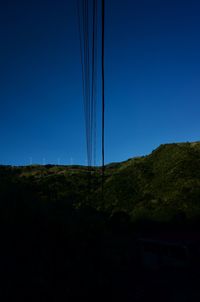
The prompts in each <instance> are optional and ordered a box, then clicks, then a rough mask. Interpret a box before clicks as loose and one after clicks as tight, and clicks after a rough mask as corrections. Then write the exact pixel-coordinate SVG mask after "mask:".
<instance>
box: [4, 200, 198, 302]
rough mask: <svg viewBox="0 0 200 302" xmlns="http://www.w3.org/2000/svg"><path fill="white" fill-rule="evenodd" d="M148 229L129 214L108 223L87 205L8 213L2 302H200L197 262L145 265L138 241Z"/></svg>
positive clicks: (6, 212) (5, 220) (103, 216)
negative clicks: (188, 265) (171, 265)
mask: <svg viewBox="0 0 200 302" xmlns="http://www.w3.org/2000/svg"><path fill="white" fill-rule="evenodd" d="M156 228H157V227H156ZM156 228H155V229H156ZM147 230H148V231H149V227H146V229H145V228H143V231H141V230H140V229H139V228H136V227H135V226H133V225H132V224H131V223H130V222H129V220H128V217H126V215H124V214H117V215H115V216H114V217H113V218H112V219H111V218H108V217H106V215H104V214H102V213H97V212H96V211H93V210H92V209H89V208H85V209H82V210H76V211H75V210H73V209H71V208H70V207H69V209H67V212H66V209H65V211H63V209H62V206H61V205H60V208H59V207H52V209H51V210H49V212H48V215H47V214H42V212H37V211H32V212H31V211H29V212H24V213H23V211H22V209H20V212H19V211H18V210H17V209H16V211H12V212H10V211H9V209H7V210H6V209H4V211H3V212H1V237H0V238H1V249H0V271H1V283H0V298H1V301H16V299H17V300H19V301H115V300H119V299H120V300H121V301H162V302H163V301H188V302H189V301H198V300H199V299H200V287H199V284H200V283H199V282H200V274H199V272H198V261H197V265H196V266H195V263H193V266H192V267H187V268H185V267H182V268H180V267H176V265H175V266H173V267H168V266H166V267H162V268H156V269H148V268H146V267H144V266H143V265H142V259H141V251H140V248H139V247H138V238H140V237H141V236H142V235H143V236H144V234H145V235H146V236H147V237H148V236H151V235H150V233H151V232H147ZM154 231H155V230H154Z"/></svg>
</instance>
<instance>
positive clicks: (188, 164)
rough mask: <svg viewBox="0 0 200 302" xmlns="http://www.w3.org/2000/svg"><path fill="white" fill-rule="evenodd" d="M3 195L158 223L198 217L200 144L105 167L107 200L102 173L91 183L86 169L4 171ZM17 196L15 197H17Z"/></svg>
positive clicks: (171, 147)
mask: <svg viewBox="0 0 200 302" xmlns="http://www.w3.org/2000/svg"><path fill="white" fill-rule="evenodd" d="M0 179H1V183H0V194H1V195H3V197H4V199H5V198H7V196H9V200H11V197H12V196H13V197H14V199H16V198H17V199H19V200H29V199H31V200H34V198H35V199H37V200H39V202H42V203H44V204H47V203H48V202H49V201H52V202H56V201H63V202H65V201H67V202H70V203H72V202H73V203H74V204H75V205H76V206H80V205H81V204H85V203H89V204H91V205H92V206H94V207H95V208H98V209H103V210H106V211H109V212H114V211H122V210H123V211H126V212H128V213H129V214H131V215H132V217H135V218H140V217H153V218H155V219H158V220H168V219H169V218H173V217H176V215H177V214H178V213H179V214H180V213H181V215H182V214H183V215H186V216H187V217H192V216H198V215H199V213H200V202H199V201H200V199H199V198H200V142H196V143H179V144H166V145H161V146H160V147H159V148H157V149H156V150H154V151H153V152H152V153H151V154H150V155H148V156H145V157H139V158H133V159H129V160H128V161H125V162H122V163H114V164H109V165H107V167H106V181H105V186H104V191H105V192H104V200H103V201H102V197H101V171H100V168H96V169H95V170H94V171H93V174H92V178H91V186H92V188H93V189H92V192H91V193H90V198H89V199H88V197H87V195H88V194H87V193H88V171H87V168H85V167H83V166H53V165H47V166H39V165H34V166H27V167H5V166H2V167H1V168H0ZM16 196H17V197H16Z"/></svg>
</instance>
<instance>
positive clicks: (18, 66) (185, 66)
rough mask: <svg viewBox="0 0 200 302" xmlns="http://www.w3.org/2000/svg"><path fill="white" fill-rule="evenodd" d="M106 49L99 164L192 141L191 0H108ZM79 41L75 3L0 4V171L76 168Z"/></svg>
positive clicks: (199, 90) (195, 40)
mask: <svg viewBox="0 0 200 302" xmlns="http://www.w3.org/2000/svg"><path fill="white" fill-rule="evenodd" d="M105 42H106V50H105V51H106V59H105V63H106V74H105V81H106V83H105V85H106V121H105V132H106V142H105V148H106V151H105V159H106V162H113V161H121V160H126V159H127V158H130V157H133V156H138V155H145V154H148V153H150V152H151V151H152V150H153V149H155V148H156V147H157V146H158V145H160V144H162V143H170V142H183V141H197V140H199V133H200V122H199V110H200V102H199V99H200V85H199V84H200V3H199V1H197V0H196V1H194V0H190V1H189V0H187V1H183V0H182V1H178V0H173V1H172V0H166V1H165V0H163V1H160V0H159V1H154V0H151V1H149V0H140V1H132V0H123V1H118V0H107V1H106V41H105ZM78 43H79V40H78V29H77V20H76V6H75V1H72V0H70V1H66V0H65V1H64V0H63V1H61V0H57V1H55V0H54V1H53V0H40V1H39V0H35V1H32V0H30V1H22V0H19V1H13V0H11V1H4V2H2V4H1V9H0V83H1V84H0V139H1V148H0V163H1V164H13V165H25V164H29V163H30V162H33V163H43V162H45V163H58V162H59V163H62V164H70V163H74V164H75V163H76V164H85V159H86V143H85V128H84V113H83V102H82V94H81V93H82V87H81V66H80V58H79V44H78ZM99 102H100V99H99ZM99 115H100V112H99ZM97 150H98V152H97V163H100V154H101V145H100V123H98V141H97Z"/></svg>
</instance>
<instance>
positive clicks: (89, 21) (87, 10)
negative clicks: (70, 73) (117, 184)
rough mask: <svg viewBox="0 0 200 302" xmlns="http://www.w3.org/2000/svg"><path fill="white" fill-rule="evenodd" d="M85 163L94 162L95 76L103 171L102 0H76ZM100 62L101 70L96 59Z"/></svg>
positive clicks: (91, 163)
mask: <svg viewBox="0 0 200 302" xmlns="http://www.w3.org/2000/svg"><path fill="white" fill-rule="evenodd" d="M77 12H78V29H79V40H80V57H81V68H82V87H83V102H84V114H85V128H86V146H87V161H88V167H92V166H93V165H95V162H96V132H97V131H96V129H97V127H96V124H97V93H98V81H99V79H98V77H97V75H98V74H100V77H101V78H100V80H101V90H102V91H101V95H102V119H101V120H102V125H101V126H102V131H101V132H102V133H101V134H102V175H104V107H105V101H104V0H77ZM99 62H100V66H101V68H100V71H99V70H98V66H99V65H98V63H99Z"/></svg>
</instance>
